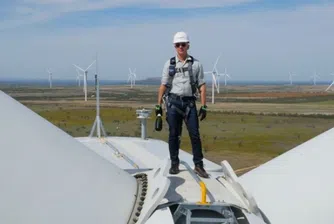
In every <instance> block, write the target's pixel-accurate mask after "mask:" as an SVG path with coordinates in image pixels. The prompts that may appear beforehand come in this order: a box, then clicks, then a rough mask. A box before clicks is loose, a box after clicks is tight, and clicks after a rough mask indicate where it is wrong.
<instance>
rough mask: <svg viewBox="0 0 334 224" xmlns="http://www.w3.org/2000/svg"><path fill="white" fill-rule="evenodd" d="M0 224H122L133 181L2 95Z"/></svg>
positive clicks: (129, 205)
mask: <svg viewBox="0 0 334 224" xmlns="http://www.w3.org/2000/svg"><path fill="white" fill-rule="evenodd" d="M0 104H1V110H0V117H1V123H0V136H1V138H0V180H1V184H0V223H11V224H20V223H22V224H23V223H24V224H26V223H34V224H39V223H43V224H44V223H48V224H53V223H55V224H59V223H69V224H70V223H71V224H72V223H80V224H84V223H101V224H103V223H106V224H107V223H108V224H110V223H126V222H127V219H128V217H129V215H130V212H131V211H132V208H133V203H134V199H135V196H134V195H135V193H136V186H137V185H136V181H135V179H134V178H133V177H131V176H130V175H129V174H128V173H126V172H125V171H123V170H121V169H119V168H118V167H116V166H115V165H113V164H112V163H110V162H108V161H106V160H105V159H103V158H102V157H100V156H98V155H97V154H96V153H94V152H92V151H91V150H89V149H88V148H87V147H85V146H84V145H82V144H80V143H79V142H78V141H76V140H74V139H73V138H72V137H71V136H69V135H68V134H66V133H65V132H63V131H62V130H61V129H59V128H57V127H55V126H54V125H52V124H51V123H49V122H48V121H46V120H45V119H43V118H41V117H40V116H38V115H37V114H35V113H34V112H32V111H31V110H29V109H28V108H26V107H24V106H23V105H21V104H20V103H18V102H17V101H15V100H14V99H12V98H10V97H9V96H8V95H6V94H4V93H3V92H2V91H0Z"/></svg>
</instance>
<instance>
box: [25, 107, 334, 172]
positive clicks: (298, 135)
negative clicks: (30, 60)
mask: <svg viewBox="0 0 334 224" xmlns="http://www.w3.org/2000/svg"><path fill="white" fill-rule="evenodd" d="M31 108H32V109H33V110H35V111H36V112H38V113H39V114H40V115H41V116H42V117H44V118H46V119H47V120H49V121H50V122H52V123H53V124H54V125H56V126H58V127H59V128H61V129H63V130H64V131H66V132H67V133H69V134H70V135H72V136H74V137H79V136H88V134H89V132H90V129H91V126H92V125H93V122H94V119H95V110H94V109H93V108H92V109H89V108H87V109H66V108H61V107H52V109H50V108H48V109H45V108H40V107H39V106H33V107H31ZM101 117H102V120H103V123H104V126H105V129H106V131H107V133H108V135H111V136H137V137H139V136H140V121H139V120H138V119H137V118H136V110H135V109H134V108H102V109H101ZM154 119H155V117H154V115H153V116H152V117H151V118H150V119H149V121H148V130H147V131H148V136H149V138H157V139H161V140H164V141H167V140H168V126H167V123H166V122H165V120H164V123H163V125H164V128H163V130H162V131H161V132H156V131H155V130H154ZM333 125H334V119H333V118H332V117H328V118H316V117H297V116H296V117H290V116H264V115H249V114H228V113H222V112H211V113H209V114H208V117H207V119H206V120H204V121H202V122H201V123H200V133H201V138H202V144H203V150H204V155H205V157H206V158H208V159H210V160H212V161H214V162H217V163H219V162H220V161H221V160H224V159H227V160H228V161H229V162H230V163H231V164H232V167H233V168H234V169H239V168H242V167H246V166H253V165H257V164H260V163H263V162H266V161H267V160H269V159H271V158H274V157H276V156H277V155H280V154H281V153H284V152H286V151H287V150H289V149H291V148H293V147H295V146H297V145H299V144H301V143H302V142H304V141H307V140H308V139H310V138H312V137H314V136H316V135H318V134H320V133H321V132H324V131H326V130H328V129H330V128H332V127H333ZM181 148H182V149H184V150H186V151H188V152H191V144H190V139H189V137H188V133H187V130H186V128H185V125H184V129H183V135H182V143H181ZM157 150H159V149H157Z"/></svg>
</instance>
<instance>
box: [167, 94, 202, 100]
mask: <svg viewBox="0 0 334 224" xmlns="http://www.w3.org/2000/svg"><path fill="white" fill-rule="evenodd" d="M169 97H170V98H171V99H173V100H180V101H190V100H196V97H194V96H179V95H176V94H174V93H170V94H169Z"/></svg>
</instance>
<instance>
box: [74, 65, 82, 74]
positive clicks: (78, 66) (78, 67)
mask: <svg viewBox="0 0 334 224" xmlns="http://www.w3.org/2000/svg"><path fill="white" fill-rule="evenodd" d="M73 65H74V66H75V67H76V68H77V69H79V70H81V71H83V72H85V70H83V69H82V68H80V67H79V66H77V65H75V64H73Z"/></svg>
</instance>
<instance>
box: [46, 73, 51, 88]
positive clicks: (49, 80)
mask: <svg viewBox="0 0 334 224" xmlns="http://www.w3.org/2000/svg"><path fill="white" fill-rule="evenodd" d="M47 72H48V73H49V84H50V89H51V88H52V72H51V71H50V69H47Z"/></svg>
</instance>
